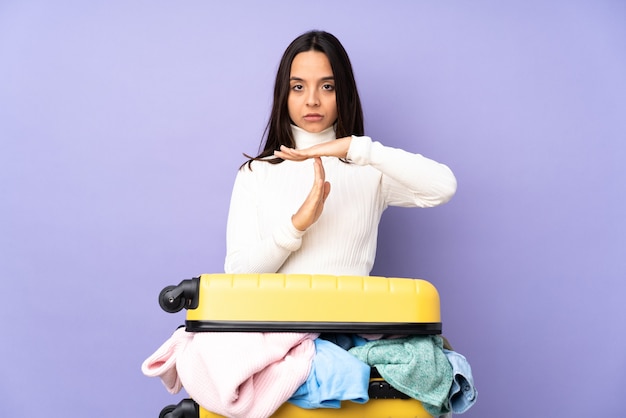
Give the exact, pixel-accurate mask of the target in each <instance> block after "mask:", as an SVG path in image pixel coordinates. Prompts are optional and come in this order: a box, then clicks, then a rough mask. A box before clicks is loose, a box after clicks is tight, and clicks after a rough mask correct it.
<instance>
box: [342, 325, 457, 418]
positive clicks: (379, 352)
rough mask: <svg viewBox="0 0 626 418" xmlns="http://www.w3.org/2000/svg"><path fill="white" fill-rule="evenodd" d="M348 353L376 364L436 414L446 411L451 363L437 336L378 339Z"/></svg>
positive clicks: (386, 376) (392, 382) (393, 383)
mask: <svg viewBox="0 0 626 418" xmlns="http://www.w3.org/2000/svg"><path fill="white" fill-rule="evenodd" d="M349 352H350V354H352V355H354V356H355V357H356V358H358V359H359V360H361V361H363V362H365V363H367V364H369V365H370V366H373V367H376V369H377V370H378V372H379V373H380V375H381V376H382V378H383V379H385V380H386V381H387V382H389V384H390V385H391V386H393V387H394V388H396V389H397V390H399V391H400V392H402V393H405V394H406V395H408V396H410V397H412V398H414V399H417V400H419V401H421V402H422V404H423V405H424V409H426V411H427V412H428V413H430V414H431V415H434V416H437V415H442V414H445V413H447V412H449V409H448V407H447V400H448V394H449V391H450V387H451V386H452V366H451V364H450V362H449V361H448V358H447V357H446V355H445V353H444V352H443V340H442V339H441V337H438V336H434V335H428V336H410V337H404V338H393V339H382V340H375V341H369V342H368V343H366V344H364V345H362V346H358V347H354V348H351V349H350V350H349Z"/></svg>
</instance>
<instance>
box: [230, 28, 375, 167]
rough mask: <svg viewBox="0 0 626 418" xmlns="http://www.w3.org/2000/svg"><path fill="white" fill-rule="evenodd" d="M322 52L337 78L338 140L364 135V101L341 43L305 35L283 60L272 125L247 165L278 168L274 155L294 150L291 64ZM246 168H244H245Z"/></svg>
mask: <svg viewBox="0 0 626 418" xmlns="http://www.w3.org/2000/svg"><path fill="white" fill-rule="evenodd" d="M307 51H318V52H323V53H324V54H326V56H327V57H328V61H330V66H331V68H332V70H333V76H334V78H335V97H336V101H337V122H336V128H335V129H336V133H337V137H338V138H343V137H345V136H350V135H358V136H362V135H364V129H363V109H362V107H361V99H360V98H359V93H358V91H357V87H356V81H355V79H354V73H353V72H352V64H351V63H350V58H349V57H348V54H347V53H346V50H345V49H344V47H343V45H341V42H339V40H338V39H337V38H336V37H335V36H334V35H332V34H330V33H328V32H324V31H318V30H313V31H309V32H306V33H304V34H302V35H300V36H298V37H297V38H296V39H294V40H293V42H291V44H290V45H289V46H288V47H287V49H286V50H285V52H284V54H283V57H282V58H281V60H280V64H279V66H278V71H277V73H276V82H275V84H274V101H273V104H272V112H271V114H270V118H269V121H268V123H267V126H266V128H265V131H264V133H263V140H262V142H261V146H260V147H259V150H260V153H259V155H257V156H256V157H250V156H249V155H246V154H244V155H245V156H246V157H248V158H249V160H248V161H247V162H246V163H244V165H246V164H247V165H248V167H250V165H251V164H252V161H255V160H259V159H263V161H266V162H269V163H272V164H278V163H281V162H282V161H283V160H282V159H281V158H273V159H267V158H266V157H270V156H272V155H274V151H275V150H277V149H279V148H280V146H281V145H285V146H287V147H290V148H293V147H295V141H294V138H293V133H292V131H291V124H292V121H291V119H290V118H289V109H288V106H287V99H288V98H289V77H290V75H291V63H292V62H293V59H294V58H295V57H296V55H298V54H299V53H301V52H307ZM242 167H243V166H242Z"/></svg>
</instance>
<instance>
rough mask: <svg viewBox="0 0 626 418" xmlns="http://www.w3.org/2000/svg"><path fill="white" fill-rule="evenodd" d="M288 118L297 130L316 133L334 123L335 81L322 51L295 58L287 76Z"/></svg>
mask: <svg viewBox="0 0 626 418" xmlns="http://www.w3.org/2000/svg"><path fill="white" fill-rule="evenodd" d="M287 107H288V109H289V117H290V118H291V121H292V122H293V123H294V124H295V125H296V126H298V127H299V128H302V129H304V130H305V131H307V132H312V133H317V132H322V131H323V130H325V129H327V128H329V127H331V126H333V124H334V123H335V121H336V120H337V100H336V98H335V78H334V77H333V70H332V68H331V67H330V61H328V57H327V56H326V54H324V53H323V52H319V51H307V52H301V53H299V54H298V55H296V56H295V58H294V59H293V62H292V63H291V73H290V75H289V98H288V99H287Z"/></svg>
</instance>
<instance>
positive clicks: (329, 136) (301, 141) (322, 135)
mask: <svg viewBox="0 0 626 418" xmlns="http://www.w3.org/2000/svg"><path fill="white" fill-rule="evenodd" d="M291 132H292V133H293V139H294V140H295V141H296V149H304V148H309V147H312V146H313V145H317V144H321V143H323V142H329V141H332V140H334V139H337V136H336V135H335V126H334V125H333V126H331V127H330V128H327V129H325V130H323V131H322V132H319V133H311V132H307V131H305V130H304V129H302V128H299V127H297V126H296V125H291Z"/></svg>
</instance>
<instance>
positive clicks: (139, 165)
mask: <svg viewBox="0 0 626 418" xmlns="http://www.w3.org/2000/svg"><path fill="white" fill-rule="evenodd" d="M312 28H321V29H325V30H328V31H330V32H333V33H335V34H336V35H337V36H338V37H339V38H340V39H341V40H342V41H343V43H344V45H345V46H346V48H347V49H348V52H349V53H350V55H351V58H352V60H353V64H354V67H355V71H356V75H357V79H358V82H359V86H360V89H361V94H362V98H363V102H364V107H365V113H366V118H367V131H368V133H369V134H370V135H371V136H372V137H374V138H375V139H377V140H380V141H381V142H383V143H385V144H387V145H391V146H398V147H402V148H405V149H408V150H412V151H416V152H421V153H423V154H425V155H427V156H430V157H433V158H435V159H438V160H440V161H442V162H445V163H447V164H449V165H450V167H451V168H452V169H453V170H454V171H455V173H456V175H457V177H458V180H459V190H458V194H457V196H456V197H455V198H454V199H453V200H452V201H451V202H450V203H449V204H448V205H446V206H443V207H441V208H436V209H429V210H406V209H404V210H402V209H391V210H389V212H388V213H387V214H386V215H385V217H384V219H383V223H382V226H381V228H382V230H381V236H380V249H379V255H378V261H377V264H376V266H375V270H374V272H373V273H375V274H379V275H384V276H407V277H422V278H425V279H428V280H430V281H432V282H433V283H434V284H435V285H436V286H437V287H438V288H439V291H440V294H441V298H442V313H443V321H444V330H445V334H446V335H447V336H448V337H449V338H450V340H451V341H452V343H453V345H454V346H455V348H456V349H457V350H458V351H460V352H462V353H463V354H465V355H466V356H467V357H468V359H469V360H470V363H471V364H472V366H473V369H474V374H475V378H476V383H477V386H478V389H479V391H480V397H479V402H478V403H477V404H476V406H475V407H474V408H473V409H471V410H470V411H469V412H468V413H467V414H465V416H467V417H496V416H497V417H509V418H518V417H519V418H521V417H528V416H546V417H548V416H550V417H554V416H560V417H591V416H601V415H603V414H606V415H607V416H609V415H610V416H618V414H621V413H622V411H623V406H622V394H623V388H624V386H625V384H626V356H625V355H624V353H626V336H625V332H624V330H625V326H624V322H625V321H626V309H624V308H623V299H624V295H625V293H626V284H625V282H624V279H625V278H626V251H625V249H626V222H625V221H624V218H623V214H624V213H626V196H625V193H624V190H625V186H624V185H625V184H626V170H625V168H624V157H626V117H624V116H625V114H626V77H625V74H626V4H625V3H624V2H622V1H619V0H614V1H610V0H588V1H571V0H568V1H566V0H557V1H551V2H546V1H539V0H531V1H529V0H526V1H521V0H520V1H516V2H506V4H505V2H500V1H495V0H493V1H488V0H476V1H472V2H454V3H453V2H430V1H428V2H427V1H408V0H407V1H396V2H380V1H363V0H358V1H356V0H355V1H342V2H337V1H334V0H333V1H325V0H321V1H318V2H316V3H310V2H306V3H304V2H303V3H302V4H299V3H297V2H281V3H280V4H279V2H276V3H269V4H266V2H253V1H246V2H244V1H232V2H209V1H185V2H172V1H161V0H158V1H155V0H151V1H141V0H135V1H116V2H112V1H103V0H94V1H89V2H81V1H70V0H59V1H55V2H49V1H44V0H40V1H37V0H19V1H18V0H4V1H3V2H2V4H0V191H1V196H2V197H1V198H0V199H1V200H0V219H1V221H0V277H1V278H2V283H3V284H4V286H3V289H4V297H3V298H2V299H3V302H2V303H0V321H1V324H2V329H3V331H4V336H3V337H2V338H1V340H2V343H0V355H1V356H2V358H3V359H4V360H5V364H4V366H3V367H2V371H1V372H0V374H1V376H2V379H0V400H1V401H2V402H1V404H2V415H3V416H11V417H32V416H37V415H39V414H40V413H41V412H42V411H44V412H45V415H46V416H54V417H62V416H63V417H66V416H76V417H82V416H111V413H112V414H113V415H114V416H123V417H156V416H158V412H159V411H160V409H161V408H162V407H163V406H165V405H167V404H168V403H175V402H178V400H179V399H180V398H182V397H183V395H182V394H181V395H179V396H171V395H169V394H167V393H166V392H165V390H164V389H163V387H162V386H161V383H160V382H159V381H158V380H156V379H149V378H147V377H144V376H143V375H142V374H141V372H140V365H141V362H142V361H143V360H144V358H145V357H147V356H148V355H149V354H151V353H152V352H153V351H154V350H155V349H156V348H157V347H158V346H159V345H160V344H161V343H162V342H163V341H164V340H165V339H166V338H167V337H168V336H169V335H170V334H171V332H172V331H173V330H174V328H175V327H176V326H177V325H178V324H179V323H181V322H182V321H183V320H184V314H182V313H181V314H180V315H168V314H166V313H164V312H163V311H161V310H160V308H159V307H158V304H157V294H158V292H159V291H160V290H161V289H162V288H163V287H164V286H165V285H169V284H173V283H177V282H178V281H180V280H182V279H186V278H190V277H191V276H193V275H196V274H198V273H202V272H219V271H221V270H222V265H223V257H224V234H225V223H226V213H227V209H228V201H229V196H230V189H231V186H232V181H233V179H234V176H235V172H236V168H237V167H238V165H239V164H240V163H241V162H242V156H241V153H242V152H247V153H254V152H255V151H256V150H257V146H258V143H259V140H260V136H261V133H262V130H263V128H264V124H265V121H266V117H267V114H268V108H269V104H270V99H271V88H272V82H273V77H274V72H275V69H276V66H277V64H278V60H279V58H280V55H281V53H282V51H283V49H284V48H285V47H286V45H287V44H288V43H289V42H290V41H291V39H292V38H294V37H295V36H297V35H298V34H300V33H301V32H303V31H305V30H308V29H312ZM68 408H72V410H73V412H68Z"/></svg>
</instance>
